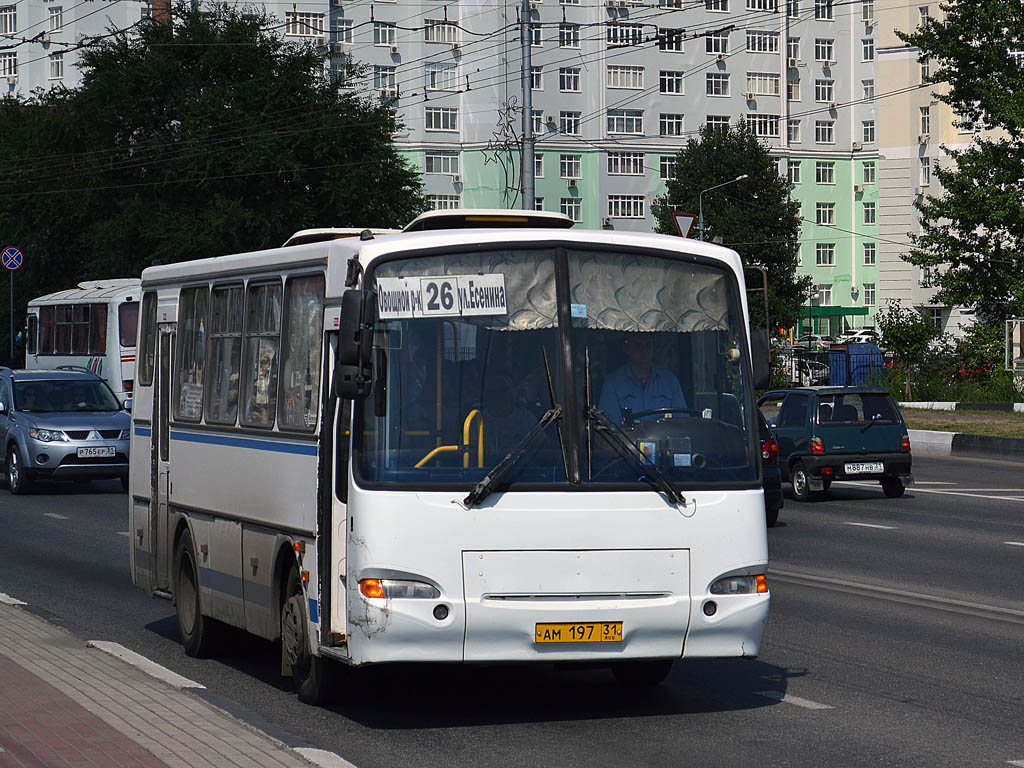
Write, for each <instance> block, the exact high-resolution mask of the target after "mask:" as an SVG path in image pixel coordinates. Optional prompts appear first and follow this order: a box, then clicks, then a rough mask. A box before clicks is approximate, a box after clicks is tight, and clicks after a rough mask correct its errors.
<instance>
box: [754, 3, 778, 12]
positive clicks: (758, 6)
mask: <svg viewBox="0 0 1024 768" xmlns="http://www.w3.org/2000/svg"><path fill="white" fill-rule="evenodd" d="M747 10H748V11H773V12H774V11H777V10H779V3H778V0H747Z"/></svg>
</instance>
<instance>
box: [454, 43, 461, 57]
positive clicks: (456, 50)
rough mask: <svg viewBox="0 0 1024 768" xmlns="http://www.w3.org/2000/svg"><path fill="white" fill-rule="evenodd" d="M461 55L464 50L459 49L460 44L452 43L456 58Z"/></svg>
mask: <svg viewBox="0 0 1024 768" xmlns="http://www.w3.org/2000/svg"><path fill="white" fill-rule="evenodd" d="M461 53H462V49H461V48H460V47H459V44H458V43H452V54H453V55H455V56H458V55H460V54H461Z"/></svg>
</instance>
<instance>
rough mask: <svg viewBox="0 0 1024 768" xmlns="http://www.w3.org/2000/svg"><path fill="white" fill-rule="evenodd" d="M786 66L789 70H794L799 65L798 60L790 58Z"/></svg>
mask: <svg viewBox="0 0 1024 768" xmlns="http://www.w3.org/2000/svg"><path fill="white" fill-rule="evenodd" d="M786 64H787V65H788V66H789V68H790V69H796V68H797V67H798V66H799V65H800V59H795V58H790V59H789V60H788V61H787V62H786Z"/></svg>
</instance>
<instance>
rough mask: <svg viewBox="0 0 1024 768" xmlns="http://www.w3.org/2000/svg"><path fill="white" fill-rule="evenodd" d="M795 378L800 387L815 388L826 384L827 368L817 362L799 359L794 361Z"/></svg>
mask: <svg viewBox="0 0 1024 768" xmlns="http://www.w3.org/2000/svg"><path fill="white" fill-rule="evenodd" d="M796 376H797V379H798V380H799V382H800V386H802V387H816V386H818V385H819V384H828V377H829V368H828V366H827V365H825V364H824V363H819V362H818V361H817V360H806V359H804V358H801V359H799V360H797V361H796Z"/></svg>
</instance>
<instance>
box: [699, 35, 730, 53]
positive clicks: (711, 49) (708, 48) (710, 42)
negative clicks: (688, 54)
mask: <svg viewBox="0 0 1024 768" xmlns="http://www.w3.org/2000/svg"><path fill="white" fill-rule="evenodd" d="M704 51H705V53H713V54H726V53H728V52H729V33H728V32H712V33H711V34H709V35H708V36H707V37H705V38H704Z"/></svg>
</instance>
